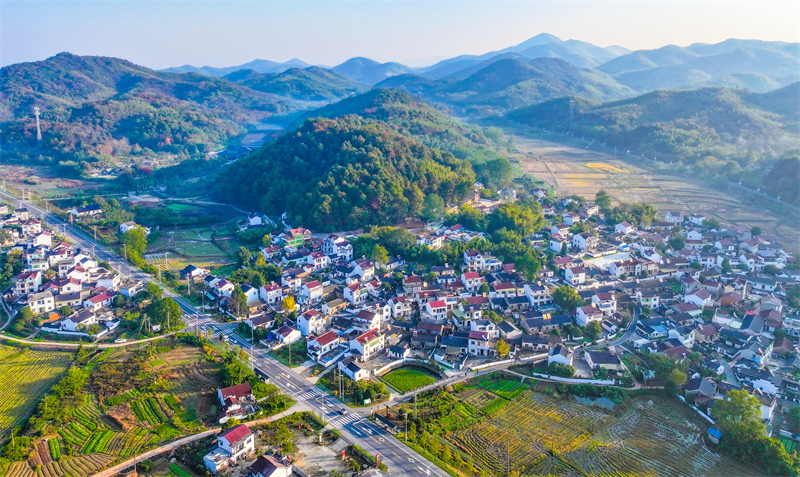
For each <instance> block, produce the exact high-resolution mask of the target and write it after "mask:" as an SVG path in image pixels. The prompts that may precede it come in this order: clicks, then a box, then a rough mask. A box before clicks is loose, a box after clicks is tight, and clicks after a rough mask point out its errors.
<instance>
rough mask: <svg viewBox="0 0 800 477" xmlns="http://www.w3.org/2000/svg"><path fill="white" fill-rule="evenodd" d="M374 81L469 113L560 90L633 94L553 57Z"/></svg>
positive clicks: (597, 96)
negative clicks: (448, 74)
mask: <svg viewBox="0 0 800 477" xmlns="http://www.w3.org/2000/svg"><path fill="white" fill-rule="evenodd" d="M376 87H397V88H402V89H406V90H407V91H410V92H413V93H419V94H422V96H424V97H426V98H429V99H431V100H434V101H438V102H443V103H446V104H452V105H456V106H458V107H459V108H463V109H464V110H465V111H466V112H468V113H470V114H478V115H487V114H496V113H497V112H501V111H505V110H510V109H514V108H519V107H523V106H526V105H530V104H535V103H538V102H542V101H546V100H549V99H553V98H557V97H560V96H567V95H575V96H582V97H586V98H589V99H592V100H595V101H607V100H610V99H617V98H623V97H627V96H632V95H634V92H633V91H632V90H631V89H630V88H628V87H627V86H624V85H621V84H619V83H617V82H616V80H614V79H613V78H612V77H611V76H609V75H606V74H605V73H602V72H599V71H597V70H593V69H589V68H578V67H576V66H574V65H572V64H570V63H568V62H566V61H564V60H561V59H557V58H537V59H534V60H529V61H527V62H526V61H520V59H517V58H505V59H501V60H498V61H490V62H489V64H488V66H486V67H484V68H481V69H480V70H478V71H476V72H475V73H473V74H472V75H470V76H468V77H466V78H464V79H461V80H456V79H453V78H450V79H445V80H438V81H427V80H425V79H424V78H421V77H415V76H411V75H405V76H402V77H393V78H388V79H387V80H385V81H383V82H381V83H378V84H377V85H376Z"/></svg>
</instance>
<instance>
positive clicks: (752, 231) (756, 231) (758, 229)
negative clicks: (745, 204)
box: [750, 227, 761, 237]
mask: <svg viewBox="0 0 800 477" xmlns="http://www.w3.org/2000/svg"><path fill="white" fill-rule="evenodd" d="M750 235H752V236H753V237H755V236H757V235H761V227H753V228H751V229H750Z"/></svg>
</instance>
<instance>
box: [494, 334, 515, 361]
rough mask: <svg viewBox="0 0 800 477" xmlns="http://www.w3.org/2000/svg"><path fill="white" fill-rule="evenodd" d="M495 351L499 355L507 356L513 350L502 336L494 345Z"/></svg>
mask: <svg viewBox="0 0 800 477" xmlns="http://www.w3.org/2000/svg"><path fill="white" fill-rule="evenodd" d="M494 351H495V353H497V356H499V357H501V358H505V357H506V356H508V353H509V352H511V347H510V346H509V345H508V343H506V342H505V340H503V339H502V338H501V339H499V340H497V344H495V345H494Z"/></svg>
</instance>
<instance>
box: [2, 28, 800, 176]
mask: <svg viewBox="0 0 800 477" xmlns="http://www.w3.org/2000/svg"><path fill="white" fill-rule="evenodd" d="M181 71H183V72H181ZM798 79H800V44H796V43H781V42H765V41H756V40H728V41H725V42H721V43H717V44H695V45H690V46H688V47H678V46H674V45H672V46H666V47H663V48H659V49H656V50H642V51H635V52H630V51H628V50H625V49H624V48H620V47H607V48H601V47H597V46H594V45H591V44H589V43H585V42H580V41H577V40H566V41H564V40H561V39H559V38H556V37H554V36H552V35H547V34H542V35H537V36H536V37H533V38H531V39H529V40H526V41H524V42H522V43H520V44H518V45H515V46H512V47H509V48H505V49H502V50H498V51H494V52H490V53H486V54H483V55H464V56H459V57H455V58H451V59H448V60H444V61H440V62H438V63H436V64H434V65H431V66H429V67H426V68H410V67H407V66H405V65H402V64H400V63H393V62H388V63H379V62H376V61H373V60H370V59H367V58H360V57H359V58H352V59H350V60H347V61H345V62H344V63H342V64H340V65H337V66H335V67H333V68H323V67H319V66H309V65H308V64H307V63H305V62H303V61H301V60H297V59H295V60H290V61H288V62H285V63H277V62H271V61H267V60H255V61H253V62H250V63H247V64H245V65H239V66H232V67H227V68H211V67H203V68H194V67H191V66H183V67H179V68H171V69H169V70H165V71H155V70H152V69H149V68H145V67H143V66H139V65H135V64H133V63H131V62H129V61H126V60H123V59H118V58H108V57H96V56H77V55H72V54H69V53H61V54H58V55H56V56H54V57H52V58H48V59H47V60H44V61H39V62H34V63H20V64H15V65H10V66H7V67H4V68H2V69H0V84H2V88H0V143H2V145H3V146H4V153H5V155H6V157H16V155H19V156H20V157H28V158H30V157H42V158H51V159H50V160H53V161H62V160H63V161H78V162H88V163H94V162H99V163H109V164H113V163H115V162H118V161H119V160H120V159H129V160H130V161H131V162H133V163H137V162H141V161H143V160H144V158H145V157H149V155H151V154H153V153H154V154H156V155H159V154H163V155H165V157H166V158H167V159H169V160H175V159H178V160H180V159H182V158H185V157H194V156H195V155H198V154H202V153H204V152H205V151H208V150H211V149H212V148H218V147H220V146H223V145H226V144H228V143H230V142H231V140H232V139H233V138H234V137H235V136H237V135H239V134H242V133H243V132H245V131H246V130H250V129H254V128H256V129H257V128H258V127H259V124H263V123H265V122H269V123H274V124H279V125H286V124H289V123H291V122H292V121H293V120H294V119H296V118H297V117H301V118H302V117H308V111H312V110H317V111H316V112H317V113H319V114H322V115H325V114H327V113H328V112H329V110H326V109H321V110H318V109H317V108H320V107H321V106H324V105H325V104H328V103H333V102H336V101H339V100H342V99H345V101H344V102H343V103H342V106H335V107H333V109H336V108H339V109H342V108H344V105H352V104H356V103H359V101H360V102H362V103H364V102H366V100H365V99H364V98H369V97H370V96H369V95H367V96H365V97H364V98H361V99H359V100H354V101H353V102H348V101H347V100H346V99H347V98H350V97H352V96H356V95H359V94H362V93H364V92H367V91H369V90H370V89H371V88H373V87H377V88H378V89H381V90H382V89H385V88H396V89H403V90H405V91H407V92H409V93H412V94H414V95H417V96H420V97H421V98H424V99H425V100H427V101H429V102H430V103H432V104H434V105H437V106H436V107H437V108H440V109H441V110H442V111H445V110H446V111H447V112H448V113H449V114H455V115H458V116H470V117H490V116H498V115H503V114H505V113H508V112H510V111H515V110H520V108H527V107H533V108H537V107H540V108H546V107H550V106H548V105H552V104H553V103H548V102H550V101H553V100H556V101H557V100H558V98H563V97H571V98H574V100H575V101H578V102H579V103H580V104H592V105H596V104H609V102H614V101H618V100H625V99H626V98H635V97H637V96H639V95H641V94H643V93H649V92H651V91H654V90H656V89H664V88H668V89H671V90H678V89H681V90H687V91H689V90H694V89H697V88H707V87H720V86H734V87H739V88H744V90H750V91H752V92H756V93H762V92H766V91H772V90H777V91H784V92H783V93H776V94H775V95H774V97H775V98H780V99H776V100H774V102H775V107H783V108H785V109H787V110H788V111H787V114H786V115H784V116H785V117H790V116H791V115H792V106H794V107H795V109H797V108H796V106H797V104H798V101H797V98H793V97H791V94H792V92H794V91H796V90H795V89H792V88H789V89H786V90H781V88H785V87H786V86H788V85H790V84H792V83H793V82H796V81H798ZM703 91H716V89H713V88H712V89H704V90H703ZM745 93H746V91H745V92H743V93H742V94H745ZM381 94H385V93H381ZM356 97H358V96H356ZM665 97H666V98H668V99H667V100H666V101H668V102H669V101H679V100H681V98H683V97H682V96H680V95H673V96H665ZM409 98H410V97H409V96H408V95H406V97H404V98H402V99H401V100H400V99H397V98H395V99H396V100H397V101H395V102H408V101H410V99H409ZM763 101H765V102H766V101H767V97H766V96H765V97H764V99H763ZM781 101H783V103H781ZM721 104H722V105H723V106H724V107H723V109H724V108H728V107H729V108H740V107H741V104H739V103H737V102H723V103H721ZM765 104H766V103H765ZM787 105H789V106H787ZM34 106H37V107H39V108H40V109H41V111H42V114H41V120H42V128H43V140H42V141H40V142H37V141H36V140H35V121H34V118H33V114H32V113H33V107H34ZM517 114H518V113H517ZM771 114H776V113H771ZM540 119H541V118H540ZM540 119H537V121H538V120H540ZM665 120H669V119H665ZM782 121H783V120H781V121H778V122H774V121H773V123H774V125H775V127H777V128H779V129H780V128H783V127H784V126H783V125H782ZM389 123H390V124H391V121H390V122H389ZM297 124H299V123H295V125H297ZM440 124H441V123H440ZM447 127H452V125H448V126H447ZM445 129H446V128H445ZM778 136H780V137H783V136H784V135H783V133H780V134H778ZM776 137H777V136H776ZM431 138H432V136H431V135H427V136H426V137H425V139H426V140H428V142H425V141H423V143H424V144H425V145H427V146H428V147H438V145H436V144H434V142H431ZM417 139H418V140H422V138H419V137H418V138H417ZM456 142H457V143H458V142H459V141H456ZM784 142H785V141H782V140H781V141H777V142H775V141H773V140H772V136H770V138H768V139H767V140H765V143H769V144H770V146H769V147H759V149H760V150H764V151H767V150H774V149H775V147H776V146H774V145H775V144H783V143H784ZM459 147H466V148H467V149H468V150H469V151H470V152H469V153H463V152H462V153H460V155H459V153H456V152H457V151H456V148H450V149H448V148H444V150H448V151H449V152H453V153H454V154H456V156H457V157H462V158H463V157H466V156H467V155H471V156H473V157H477V156H484V155H485V154H483V153H476V152H475V151H479V150H480V147H481V146H480V145H476V144H464V143H462V144H461V145H460V146H459ZM490 156H491V154H489V155H488V156H486V157H484V160H485V161H491V160H494V159H493V158H491V157H490Z"/></svg>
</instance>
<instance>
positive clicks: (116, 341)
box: [114, 338, 128, 343]
mask: <svg viewBox="0 0 800 477" xmlns="http://www.w3.org/2000/svg"><path fill="white" fill-rule="evenodd" d="M127 342H128V340H126V339H125V338H117V339H115V340H114V343H127Z"/></svg>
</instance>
